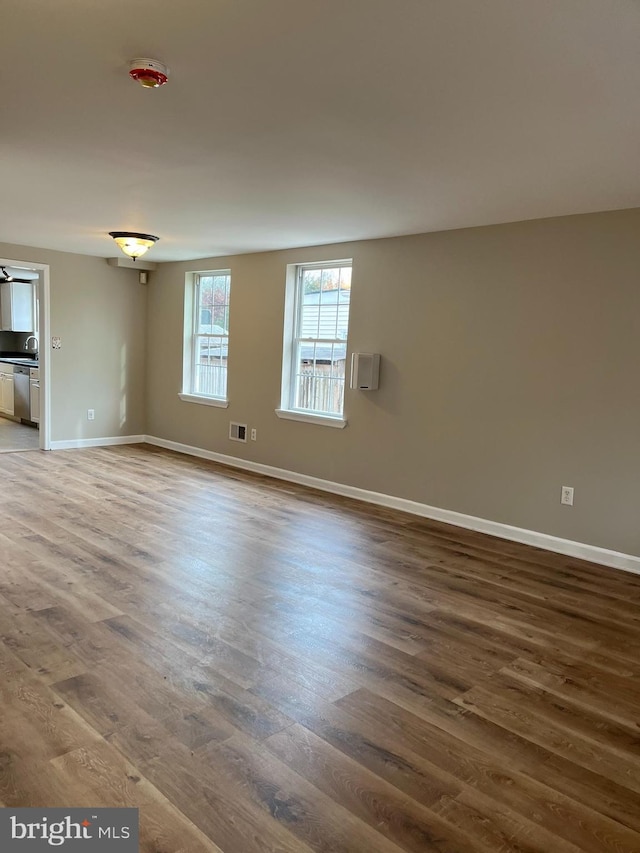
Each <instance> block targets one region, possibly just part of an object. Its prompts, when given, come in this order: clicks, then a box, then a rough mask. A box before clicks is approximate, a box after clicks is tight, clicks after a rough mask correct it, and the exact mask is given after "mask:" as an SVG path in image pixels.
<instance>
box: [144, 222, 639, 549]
mask: <svg viewBox="0 0 640 853" xmlns="http://www.w3.org/2000/svg"><path fill="white" fill-rule="evenodd" d="M639 237H640V211H638V210H634V211H622V212H613V213H603V214H595V215H587V216H574V217H564V218H559V219H548V220H539V221H533V222H525V223H516V224H510V225H500V226H493V227H488V228H475V229H467V230H463V231H449V232H443V233H437V234H427V235H420V236H413V237H404V238H393V239H385V240H374V241H364V242H358V243H351V244H342V245H337V246H333V247H321V248H309V249H296V250H289V251H283V252H271V253H265V254H255V255H244V256H239V257H231V258H217V259H208V260H199V261H194V262H191V263H171V264H163V265H161V267H160V269H159V271H158V272H156V273H154V274H153V276H152V279H151V285H150V290H149V325H148V347H149V353H148V383H147V395H148V396H147V404H148V409H147V414H148V417H147V433H148V434H150V435H154V436H158V437H161V438H165V439H170V440H173V441H177V442H183V443H185V444H189V445H195V446H198V447H201V448H205V449H208V450H213V451H217V452H221V453H226V454H230V455H235V456H241V457H243V458H247V459H251V460H255V461H257V462H261V463H264V464H268V465H274V466H277V467H280V468H285V469H289V470H293V471H297V472H301V473H305V474H310V475H314V476H317V477H322V478H325V479H328V480H335V481H338V482H341V483H346V484H349V485H353V486H358V487H361V488H364V489H371V490H374V491H378V492H383V493H386V494H390V495H395V496H400V497H404V498H409V499H412V500H415V501H419V502H423V503H426V504H430V505H433V506H437V507H442V508H446V509H451V510H456V511H458V512H462V513H469V514H471V515H475V516H480V517H484V518H487V519H491V520H493V521H499V522H503V523H507V524H512V525H516V526H518V527H524V528H528V529H531V530H536V531H540V532H544V533H549V534H553V535H557V536H560V537H565V538H568V539H573V540H577V541H580V542H585V543H589V544H592V545H598V546H601V547H605V548H611V549H614V550H619V551H623V552H626V553H631V554H636V555H640V525H638V521H637V511H638V506H640V461H639V460H640V454H639V452H638V451H639V447H640V428H639V425H640V393H639V390H638V388H639V385H640V382H639V378H638V373H639V367H640V282H639V271H640V240H639ZM344 257H353V262H354V269H353V288H352V302H351V305H352V308H351V312H352V313H351V329H350V336H349V350H350V351H353V350H363V351H378V352H380V353H381V354H382V367H381V385H380V390H379V391H377V392H373V393H364V392H358V391H349V390H348V391H347V393H346V403H345V410H346V416H347V418H348V421H349V424H348V427H347V428H346V429H344V430H337V429H330V428H326V427H322V426H316V425H311V424H306V423H295V422H291V421H283V420H279V419H278V418H277V417H276V415H275V414H274V409H275V408H276V406H277V405H278V403H279V394H280V359H281V350H282V318H283V310H284V282H285V265H286V264H287V263H293V262H303V261H316V260H323V259H330V258H344ZM224 267H230V268H231V270H232V296H231V347H230V377H229V397H230V401H231V402H230V406H229V408H228V409H226V410H225V409H215V408H210V407H205V406H200V405H197V404H193V403H187V402H182V401H180V400H179V399H178V391H179V390H180V385H181V352H182V340H181V335H182V323H183V319H182V301H183V289H184V273H185V272H186V271H188V270H205V269H217V268H224ZM231 419H233V420H238V421H240V422H243V423H247V424H249V426H250V427H256V428H257V430H258V441H257V442H256V443H251V442H249V443H247V444H246V445H241V444H238V443H236V442H231V441H229V440H228V438H227V435H228V424H229V420H231ZM562 485H569V486H573V487H574V488H575V490H576V491H575V506H574V507H573V508H568V507H564V506H561V505H560V502H559V497H560V487H561V486H562Z"/></svg>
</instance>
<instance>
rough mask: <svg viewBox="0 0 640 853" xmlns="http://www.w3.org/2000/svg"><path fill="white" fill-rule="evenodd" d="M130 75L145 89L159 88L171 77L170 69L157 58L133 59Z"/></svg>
mask: <svg viewBox="0 0 640 853" xmlns="http://www.w3.org/2000/svg"><path fill="white" fill-rule="evenodd" d="M129 77H131V79H132V80H135V81H136V83H140V85H141V86H143V87H144V88H145V89H157V88H158V86H164V84H165V83H166V82H167V80H168V79H169V69H168V68H167V66H166V65H164V64H163V63H162V62H160V61H159V60H157V59H132V60H131V62H130V63H129Z"/></svg>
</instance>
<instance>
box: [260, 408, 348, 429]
mask: <svg viewBox="0 0 640 853" xmlns="http://www.w3.org/2000/svg"><path fill="white" fill-rule="evenodd" d="M276 415H277V416H278V417H279V418H283V419H284V420H286V421H302V422H303V423H308V424H319V425H320V426H328V427H334V428H335V429H344V428H345V427H346V425H347V421H346V420H345V419H344V418H334V417H331V415H316V414H312V413H311V412H296V411H293V410H291V409H276Z"/></svg>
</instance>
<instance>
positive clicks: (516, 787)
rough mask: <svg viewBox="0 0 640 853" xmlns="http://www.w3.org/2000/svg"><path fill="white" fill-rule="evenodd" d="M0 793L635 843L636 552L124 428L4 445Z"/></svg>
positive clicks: (202, 822) (272, 818)
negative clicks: (106, 443) (560, 542)
mask: <svg viewBox="0 0 640 853" xmlns="http://www.w3.org/2000/svg"><path fill="white" fill-rule="evenodd" d="M0 476H1V477H2V483H3V495H4V505H3V510H2V523H1V524H0V555H1V562H0V675H1V681H0V714H1V716H0V805H5V806H90V805H92V806H107V805H113V806H115V805H123V806H125V805H126V806H138V807H139V808H140V824H141V847H140V849H141V850H143V851H149V853H151V851H154V852H155V853H205V851H208V853H211V851H223V853H254V851H255V853H258V851H260V853H264V851H274V853H275V851H278V853H308V851H322V853H334V851H335V853H338V851H345V852H346V851H349V853H369V851H371V853H399V851H415V853H423V851H440V853H474V852H475V851H479V852H480V851H483V853H507V851H518V853H534V851H536V853H576V851H589V853H603V851H615V853H638V851H640V737H639V734H640V733H639V720H640V711H639V700H640V668H639V664H638V660H639V659H640V577H636V576H634V575H630V574H625V573H622V572H616V571H614V570H611V569H606V568H602V567H599V566H595V565H592V564H589V563H585V562H581V561H579V560H574V559H568V558H562V557H559V556H557V555H553V554H550V553H547V552H544V551H538V550H535V549H532V548H528V547H526V546H520V545H517V544H513V543H508V542H503V541H500V540H497V539H493V538H491V537H486V536H483V535H480V534H474V533H471V532H468V531H463V530H460V529H457V528H452V527H448V526H446V525H443V524H438V523H434V522H429V521H426V520H422V519H418V518H416V517H413V516H409V515H404V514H402V513H397V512H392V511H388V510H383V509H380V508H376V507H373V506H367V505H364V504H359V503H356V502H351V501H348V500H346V499H340V498H333V497H331V496H328V495H325V494H321V493H318V492H313V491H310V490H307V489H304V488H302V487H297V486H293V485H291V484H287V483H282V482H278V481H274V480H268V479H266V478H261V477H257V476H254V475H250V474H244V473H242V472H239V471H235V470H231V469H225V468H223V467H221V466H217V465H215V464H213V463H208V462H203V461H200V460H195V459H191V458H188V457H183V456H179V455H175V454H171V453H169V452H165V451H160V450H157V449H155V448H147V447H144V446H140V445H137V446H128V447H127V446H123V447H117V448H100V449H91V450H73V451H66V452H64V451H57V452H54V453H28V454H5V455H2V456H1V457H0Z"/></svg>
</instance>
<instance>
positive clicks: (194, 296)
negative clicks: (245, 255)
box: [180, 270, 231, 405]
mask: <svg viewBox="0 0 640 853" xmlns="http://www.w3.org/2000/svg"><path fill="white" fill-rule="evenodd" d="M230 290H231V273H230V271H229V270H216V271H215V272H202V273H190V274H189V275H188V276H187V283H186V289H185V336H184V370H183V390H182V393H181V395H180V396H181V397H182V399H183V400H189V401H191V402H204V403H208V404H209V405H220V404H226V399H227V359H228V356H229V294H230Z"/></svg>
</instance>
